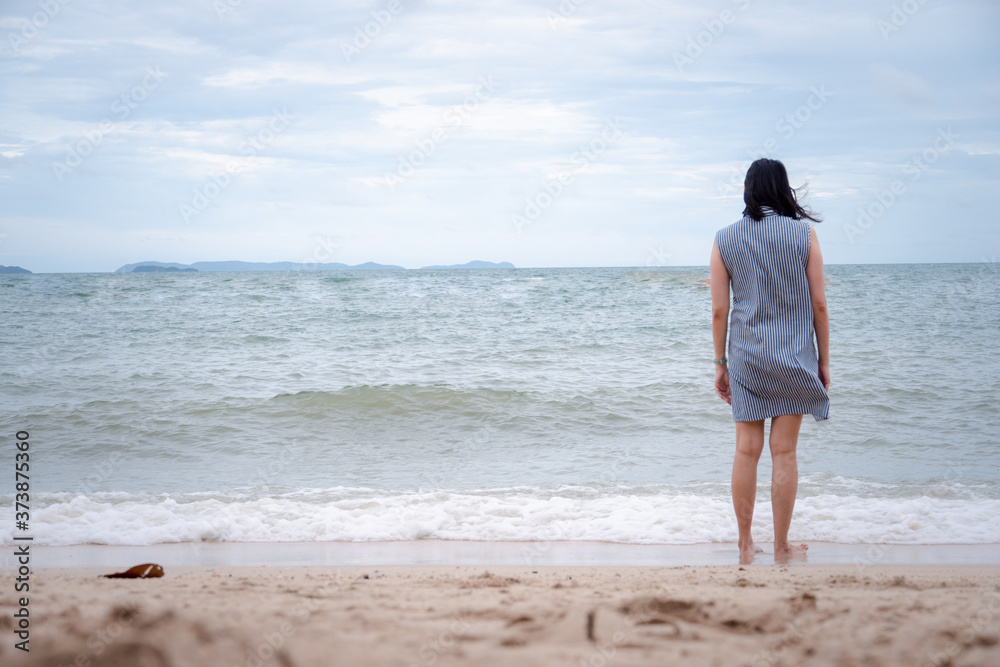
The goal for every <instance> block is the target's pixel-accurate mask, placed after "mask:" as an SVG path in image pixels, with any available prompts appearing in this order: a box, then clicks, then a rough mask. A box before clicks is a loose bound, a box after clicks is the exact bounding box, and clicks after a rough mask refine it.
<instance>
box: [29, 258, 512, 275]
mask: <svg viewBox="0 0 1000 667" xmlns="http://www.w3.org/2000/svg"><path fill="white" fill-rule="evenodd" d="M11 268H17V267H11ZM513 268H514V265H513V264H511V263H510V262H483V261H480V260H475V261H472V262H468V263H466V264H451V265H448V266H444V265H434V266H425V267H423V269H513ZM386 270H396V271H400V270H405V269H404V267H402V266H396V265H395V264H377V263H375V262H365V263H364V264H355V265H353V266H352V265H350V264H341V263H340V262H327V263H316V264H305V263H301V262H237V261H233V262H195V263H194V264H178V263H177V262H136V263H135V264H126V265H125V266H123V267H121V268H119V269H118V270H116V271H115V273H159V272H166V271H170V272H177V271H386ZM21 271H24V269H21ZM26 273H30V271H27V272H26Z"/></svg>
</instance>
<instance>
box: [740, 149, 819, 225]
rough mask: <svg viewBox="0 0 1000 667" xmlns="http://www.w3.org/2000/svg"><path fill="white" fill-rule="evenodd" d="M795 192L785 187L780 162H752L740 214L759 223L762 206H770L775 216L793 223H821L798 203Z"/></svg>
mask: <svg viewBox="0 0 1000 667" xmlns="http://www.w3.org/2000/svg"><path fill="white" fill-rule="evenodd" d="M800 189H802V188H800ZM795 193H796V191H795V188H793V187H791V186H790V185H789V184H788V172H786V171H785V165H783V164H781V162H780V161H779V160H771V159H768V158H766V157H762V158H760V159H759V160H754V162H753V164H751V165H750V168H749V169H747V175H746V179H744V181H743V201H744V203H745V204H746V208H744V209H743V215H749V216H750V217H751V218H753V219H754V220H761V219H763V217H764V212H763V211H762V210H761V207H762V206H769V207H771V208H772V209H774V211H775V212H776V213H779V214H780V215H784V216H786V217H789V218H793V219H795V220H802V219H803V218H805V219H808V220H812V221H813V222H820V220H821V218H819V217H818V216H817V215H816V214H815V213H813V212H812V211H810V210H809V209H806V208H804V207H802V206H801V205H800V204H799V202H798V198H797V197H796V194H795Z"/></svg>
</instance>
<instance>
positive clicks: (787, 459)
mask: <svg viewBox="0 0 1000 667" xmlns="http://www.w3.org/2000/svg"><path fill="white" fill-rule="evenodd" d="M800 426H802V415H782V416H780V417H775V418H774V419H772V420H771V435H770V438H769V443H770V447H771V460H772V461H773V463H774V467H773V471H772V475H771V508H772V509H773V511H774V558H775V560H779V561H780V560H783V559H784V560H787V559H788V558H789V557H790V556H796V555H803V554H805V551H806V549H808V548H809V545H806V544H796V545H789V544H788V527H789V526H790V525H791V524H792V512H793V511H794V510H795V495H796V493H798V490H799V464H798V459H797V458H796V454H795V449H796V446H797V445H798V442H799V427H800Z"/></svg>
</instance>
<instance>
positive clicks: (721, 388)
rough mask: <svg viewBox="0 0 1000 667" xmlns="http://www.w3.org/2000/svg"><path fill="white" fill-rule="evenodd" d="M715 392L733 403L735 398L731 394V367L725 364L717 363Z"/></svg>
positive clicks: (730, 403)
mask: <svg viewBox="0 0 1000 667" xmlns="http://www.w3.org/2000/svg"><path fill="white" fill-rule="evenodd" d="M715 393H716V394H718V395H719V398H721V399H722V400H724V401H725V402H726V403H728V404H729V405H732V404H733V399H732V397H731V396H730V395H729V369H728V368H726V365H725V364H716V365H715Z"/></svg>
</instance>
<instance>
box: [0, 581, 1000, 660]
mask: <svg viewBox="0 0 1000 667" xmlns="http://www.w3.org/2000/svg"><path fill="white" fill-rule="evenodd" d="M107 572H108V570H107V569H106V568H103V569H102V568H80V569H69V568H51V569H41V570H37V571H35V572H34V573H33V574H32V577H33V579H32V589H31V640H30V641H31V643H30V647H31V652H30V654H29V655H25V654H23V653H22V652H20V651H16V650H14V649H13V644H14V641H15V640H14V639H13V633H12V630H13V629H14V628H13V622H12V614H13V612H14V611H15V609H16V606H15V605H16V599H15V595H14V592H13V591H14V585H13V583H14V582H13V581H12V576H11V573H10V571H9V570H6V571H5V572H4V576H3V577H2V579H0V612H2V616H0V618H2V619H3V620H2V621H0V627H2V629H3V632H2V635H3V636H4V641H3V643H2V645H0V663H2V664H4V665H19V664H25V665H46V666H56V665H84V666H86V665H131V666H135V665H143V666H144V665H213V666H216V665H219V666H221V665H226V666H230V665H247V666H261V665H283V666H288V665H403V666H413V665H415V666H420V667H425V666H426V667H430V666H431V665H515V664H516V665H574V666H577V665H595V666H599V665H612V664H619V665H665V664H678V663H680V662H681V661H683V662H684V663H685V664H691V665H754V666H759V665H838V666H839V665H944V664H947V665H952V666H970V665H979V666H987V665H990V666H994V665H997V664H1000V643H998V638H1000V637H998V626H1000V568H998V567H996V566H946V565H936V566H922V565H866V566H857V565H813V564H792V565H770V564H769V565H752V566H745V567H744V566H739V565H735V564H734V565H731V566H710V567H700V566H698V567H692V566H678V567H640V566H599V567H559V566H516V567H515V566H496V567H481V566H443V565H434V566H381V567H369V566H364V567H362V566H350V567H329V566H322V567H252V568H251V567H220V566H214V567H210V566H197V567H190V566H189V567H184V566H180V567H166V574H165V576H164V577H163V578H161V579H150V580H110V579H102V578H98V575H100V574H105V573H107Z"/></svg>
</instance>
